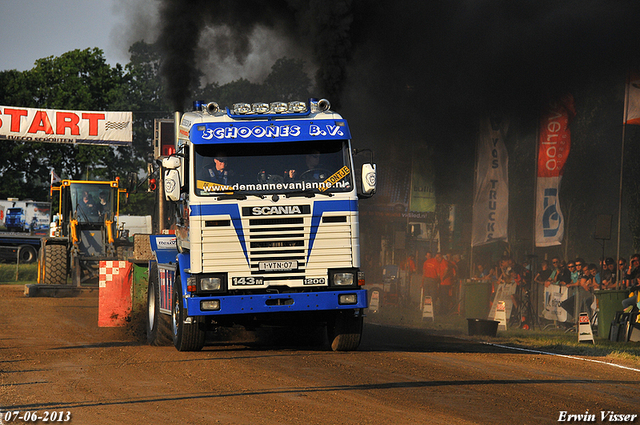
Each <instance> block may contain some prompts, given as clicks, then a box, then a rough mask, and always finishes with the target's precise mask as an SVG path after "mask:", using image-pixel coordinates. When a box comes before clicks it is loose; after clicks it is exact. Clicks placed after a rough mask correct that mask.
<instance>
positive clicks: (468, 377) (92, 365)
mask: <svg viewBox="0 0 640 425" xmlns="http://www.w3.org/2000/svg"><path fill="white" fill-rule="evenodd" d="M22 291H23V287H22V286H0V312H1V313H2V314H1V315H0V325H1V329H2V334H1V336H0V411H2V416H1V418H2V420H0V423H9V422H11V423H23V422H25V421H24V419H30V418H29V417H30V416H33V415H32V414H31V413H27V412H35V411H37V412H38V417H39V418H40V419H38V420H36V421H28V423H34V422H47V421H46V420H45V419H49V420H48V422H51V419H54V418H55V419H56V420H55V422H68V423H73V424H101V425H104V424H123V423H140V424H175V423H182V424H212V423H225V424H299V423H306V424H381V423H393V424H415V423H425V424H440V423H442V424H451V423H455V424H544V423H557V422H558V420H559V419H561V418H562V417H563V416H562V415H563V413H562V412H566V413H564V415H565V416H564V417H565V418H569V419H571V418H570V417H569V416H568V415H584V414H585V413H586V412H588V413H587V415H595V416H594V417H593V419H594V420H593V421H590V420H589V419H592V418H591V416H587V418H586V419H587V421H578V420H572V421H571V422H572V423H583V422H589V423H594V422H595V423H606V422H608V420H606V419H605V420H603V419H602V415H603V414H606V413H607V412H609V411H614V412H616V414H628V415H638V414H640V370H634V369H621V368H616V367H612V366H609V365H604V364H599V363H592V362H585V361H580V360H575V359H568V358H562V357H554V356H547V355H541V354H532V353H526V352H516V351H510V350H505V349H499V348H496V347H492V346H488V345H486V344H482V343H479V342H474V341H469V340H465V339H459V338H453V337H447V336H442V335H434V334H432V333H429V332H428V331H426V330H416V329H413V330H412V329H404V328H400V327H390V326H383V325H377V324H372V323H366V324H365V331H364V335H363V340H362V344H361V347H360V349H359V350H358V351H355V352H346V353H345V352H342V353H334V352H331V351H328V350H323V349H309V348H304V347H302V348H300V347H272V346H264V345H258V344H256V343H255V341H254V340H252V339H251V335H250V334H242V335H240V336H239V338H240V339H239V340H238V341H235V342H224V343H220V342H218V343H211V344H209V345H207V346H206V347H205V349H204V350H203V351H201V352H195V353H181V352H178V351H176V350H175V349H174V348H173V347H151V346H148V345H146V344H145V343H143V342H142V341H141V340H140V338H139V336H138V335H136V334H135V332H131V331H130V330H127V329H122V328H99V327H98V326H97V316H98V313H97V311H98V294H97V292H92V293H84V294H83V295H82V296H79V297H76V298H27V297H24V296H23V293H22ZM9 412H11V413H9ZM13 412H17V413H13ZM602 412H604V413H602ZM25 415H27V416H26V417H25ZM17 417H22V418H23V420H20V419H17ZM608 418H610V416H608ZM622 419H624V417H622ZM629 419H631V417H629ZM626 423H640V419H638V417H637V416H636V417H635V419H634V421H627V422H626Z"/></svg>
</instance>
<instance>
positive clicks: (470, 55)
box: [159, 0, 640, 178]
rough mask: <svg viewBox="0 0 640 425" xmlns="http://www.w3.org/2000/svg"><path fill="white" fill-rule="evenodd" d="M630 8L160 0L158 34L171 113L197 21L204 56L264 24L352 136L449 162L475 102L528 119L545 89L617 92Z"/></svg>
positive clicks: (582, 3)
mask: <svg viewBox="0 0 640 425" xmlns="http://www.w3.org/2000/svg"><path fill="white" fill-rule="evenodd" d="M638 16H640V2H638V1H626V0H625V1H620V0H607V1H596V0H565V1H557V0H535V1H534V0H429V1H417V0H395V1H383V0H270V1H262V0H245V1H220V0H190V1H185V0H162V1H161V8H160V38H159V41H160V43H161V46H163V49H164V55H165V56H164V65H163V68H162V69H163V73H164V76H165V78H166V81H167V87H168V88H169V89H170V91H171V98H172V101H173V104H174V106H175V108H176V109H182V108H183V107H184V106H185V104H186V102H187V101H188V100H189V93H190V88H193V87H194V85H196V84H198V83H199V81H197V79H198V75H199V74H198V73H199V72H200V71H201V70H199V69H198V60H197V58H198V51H197V49H198V45H199V44H198V43H199V42H200V41H201V35H202V34H203V32H204V31H205V30H206V29H211V28H214V29H215V28H225V30H226V33H225V34H226V35H225V36H224V37H220V38H218V39H216V40H215V41H216V42H215V46H216V47H215V50H216V52H215V53H216V55H217V56H218V57H220V58H222V59H224V58H234V59H235V60H237V61H240V62H242V60H243V59H244V58H246V57H247V55H249V54H250V53H252V52H251V43H250V41H251V35H252V34H253V32H252V31H253V29H255V28H257V27H261V28H267V29H269V30H270V31H271V32H272V34H275V35H276V37H274V40H273V42H274V43H277V42H279V40H286V41H287V43H288V44H289V45H290V46H293V49H294V50H295V52H293V53H292V54H291V55H289V56H297V55H299V54H300V53H303V54H304V55H305V59H309V60H310V61H311V62H312V65H313V66H314V67H315V69H317V72H316V75H315V80H316V96H317V97H326V98H328V99H329V100H330V101H331V103H332V105H333V106H334V109H337V110H338V111H340V112H342V113H343V114H344V115H345V116H346V117H347V118H349V120H350V122H351V127H352V130H353V133H354V134H355V135H357V136H358V137H357V138H356V139H357V140H356V141H355V144H356V146H357V145H358V144H359V143H360V144H361V145H362V146H363V147H364V146H373V147H375V148H376V150H377V151H379V152H384V154H385V155H391V156H398V157H400V156H402V155H403V154H404V155H406V154H407V153H409V154H410V151H411V147H412V146H415V145H420V144H425V145H426V144H428V145H430V146H434V147H435V150H436V153H437V154H438V155H439V158H441V159H443V161H441V162H439V164H441V165H440V167H441V168H447V167H448V165H444V166H442V164H450V163H451V161H457V160H458V159H460V158H462V157H466V158H469V156H470V155H471V154H472V151H473V149H472V148H471V146H472V143H473V141H474V140H475V131H476V125H477V124H476V123H477V122H478V118H479V117H480V116H483V115H485V114H486V111H490V110H491V111H495V110H502V111H505V113H507V114H510V115H511V116H512V117H518V118H519V119H522V118H523V117H526V119H529V120H530V121H531V122H535V117H536V114H537V113H538V111H539V107H540V104H541V103H542V102H545V101H547V100H548V99H549V98H553V97H557V96H560V95H562V94H564V93H566V92H576V91H579V90H580V89H581V88H583V87H585V86H588V85H593V84H597V85H610V86H611V87H612V90H615V89H619V88H620V87H621V86H622V83H623V81H624V77H625V72H626V70H627V69H628V68H629V67H630V66H637V65H638V62H639V60H638V59H639V55H638V53H637V51H638V48H637V46H639V45H640V25H638V24H637V19H638V18H637V17H638ZM202 45H208V46H211V43H209V44H206V43H205V44H202V43H201V44H200V46H202ZM200 53H202V52H200ZM254 53H255V52H254ZM268 65H269V66H270V64H268ZM213 80H214V81H215V77H214V79H213ZM577 102H579V99H577ZM578 107H579V105H578ZM467 168H469V167H467ZM470 168H472V166H471V167H470ZM465 178H466V177H465Z"/></svg>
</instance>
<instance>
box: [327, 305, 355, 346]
mask: <svg viewBox="0 0 640 425" xmlns="http://www.w3.org/2000/svg"><path fill="white" fill-rule="evenodd" d="M362 321H363V317H362V314H358V315H356V314H355V311H354V310H342V311H337V312H336V314H335V316H333V317H332V318H330V319H329V320H328V323H327V336H328V337H329V343H330V344H331V349H332V350H333V351H351V350H356V349H357V348H358V346H359V345H360V338H361V337H362Z"/></svg>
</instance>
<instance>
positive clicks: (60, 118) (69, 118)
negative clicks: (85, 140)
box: [56, 112, 80, 136]
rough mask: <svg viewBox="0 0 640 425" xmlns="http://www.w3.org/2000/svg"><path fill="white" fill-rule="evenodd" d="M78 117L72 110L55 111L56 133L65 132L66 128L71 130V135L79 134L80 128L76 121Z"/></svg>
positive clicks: (62, 133) (78, 119)
mask: <svg viewBox="0 0 640 425" xmlns="http://www.w3.org/2000/svg"><path fill="white" fill-rule="evenodd" d="M79 122H80V117H79V116H78V114H74V113H73V112H56V134H60V135H64V134H66V129H67V128H68V129H69V130H71V133H70V135H71V136H79V135H80V128H79V127H78V123H79Z"/></svg>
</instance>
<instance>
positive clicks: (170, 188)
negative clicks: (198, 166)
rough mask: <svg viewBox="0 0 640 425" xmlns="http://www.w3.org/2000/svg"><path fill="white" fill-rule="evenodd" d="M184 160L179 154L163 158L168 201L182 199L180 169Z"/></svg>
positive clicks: (165, 191)
mask: <svg viewBox="0 0 640 425" xmlns="http://www.w3.org/2000/svg"><path fill="white" fill-rule="evenodd" d="M181 164H182V161H180V158H179V157H177V156H170V157H168V158H163V159H162V167H163V168H164V169H165V172H164V195H165V198H166V199H167V200H168V201H179V200H180V187H181V179H180V172H179V171H178V169H179V168H180V165H181Z"/></svg>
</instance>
